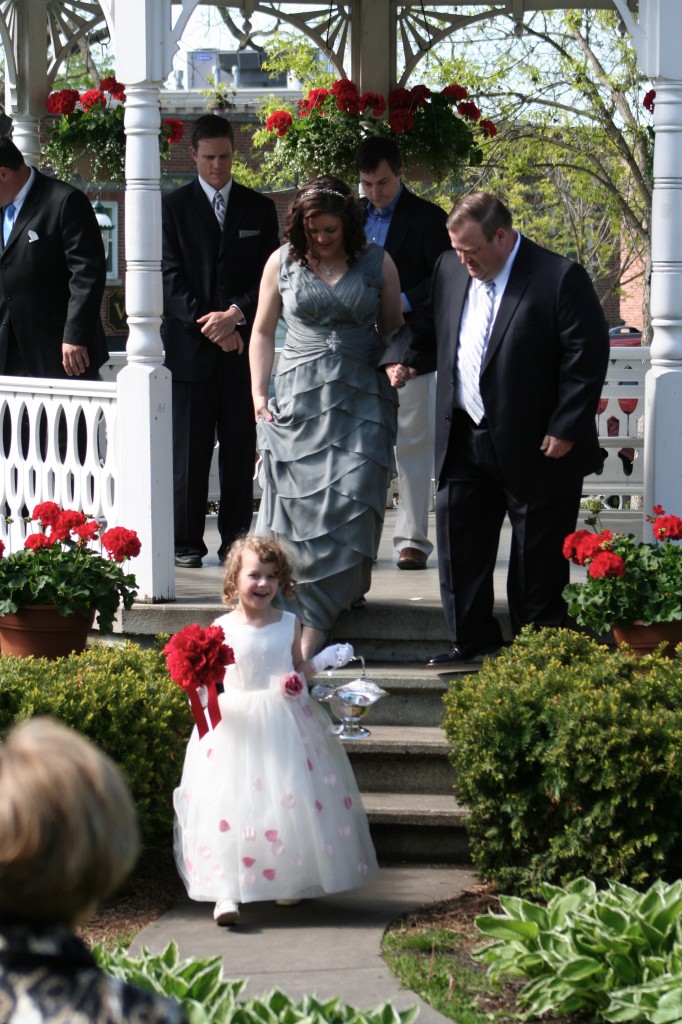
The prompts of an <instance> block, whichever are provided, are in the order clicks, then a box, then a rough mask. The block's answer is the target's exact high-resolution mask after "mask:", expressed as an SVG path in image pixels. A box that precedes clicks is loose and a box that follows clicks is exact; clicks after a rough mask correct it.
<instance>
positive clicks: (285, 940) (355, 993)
mask: <svg viewBox="0 0 682 1024" xmlns="http://www.w3.org/2000/svg"><path fill="white" fill-rule="evenodd" d="M475 882H476V876H475V874H474V873H473V871H471V870H470V869H469V868H466V867H465V868H453V867H442V868H439V867H425V866H421V865H409V866H402V867H389V868H384V869H383V870H382V873H381V877H380V878H379V880H378V881H377V882H375V883H374V884H373V885H371V886H368V887H367V888H365V889H356V890H352V891H351V892H347V893H340V894H339V895H336V896H328V897H325V898H324V899H316V900H305V901H304V902H302V903H300V904H299V905H298V906H296V907H278V906H276V905H275V904H274V903H251V904H246V905H244V906H242V910H241V918H240V920H239V923H238V925H236V926H235V927H232V928H219V927H217V925H215V924H214V922H213V919H212V912H213V905H212V904H210V903H192V902H191V901H190V900H185V901H183V902H182V903H180V904H179V905H178V906H177V907H176V908H175V909H174V910H171V911H170V912H169V913H167V914H164V916H163V917H161V918H159V920H158V921H155V922H154V924H152V925H150V926H149V928H145V929H144V931H142V932H141V933H140V934H139V935H138V936H137V938H136V939H135V942H134V944H133V951H135V950H139V948H140V947H141V946H147V947H148V948H149V949H150V950H152V951H153V952H158V951H159V950H161V949H163V948H164V947H165V946H166V945H167V944H168V943H169V942H171V941H175V942H176V943H177V944H178V947H179V950H180V955H181V957H183V958H184V957H190V956H197V957H204V956H216V955H220V956H222V957H223V959H224V963H225V976H226V977H228V978H245V979H248V983H247V986H246V990H245V991H246V993H247V994H248V995H262V994H265V993H267V992H269V991H270V990H271V989H273V988H279V989H281V990H282V991H283V992H285V993H286V994H287V995H288V996H290V997H292V998H294V999H299V998H301V997H302V996H303V995H306V994H308V995H317V996H319V997H320V998H323V999H328V998H331V997H334V996H338V997H339V998H341V999H342V1000H343V1001H344V1002H346V1003H350V1004H351V1005H353V1006H356V1007H358V1008H359V1009H363V1010H366V1009H369V1008H370V1007H373V1006H376V1005H377V1004H379V1003H383V1002H387V1001H389V1000H390V1001H391V1002H392V1003H393V1004H394V1005H395V1006H396V1007H397V1008H398V1009H401V1010H404V1009H406V1008H407V1007H409V1006H414V1005H417V1006H419V1008H420V1013H419V1022H420V1024H443V1022H444V1021H445V1020H446V1018H445V1017H443V1016H442V1015H441V1014H440V1013H436V1011H435V1010H432V1009H431V1007H429V1006H428V1005H427V1004H426V1003H424V1002H423V1001H422V1000H421V999H419V997H418V996H416V995H415V993H414V992H410V991H408V990H405V989H402V988H401V987H400V982H399V981H398V979H397V978H396V977H395V976H394V975H393V974H392V973H391V971H390V970H389V969H388V967H387V966H386V964H385V963H384V960H383V958H382V956H381V939H382V936H383V934H384V931H385V930H386V927H387V925H388V924H390V922H391V921H394V920H396V918H398V917H400V916H401V915H403V914H407V913H409V912H410V911H412V910H414V909H416V908H417V907H421V906H424V905H425V904H429V903H434V902H437V901H439V900H445V899H449V898H451V897H453V896H456V895H457V894H458V893H460V892H462V891H463V890H465V889H467V888H470V887H471V886H472V885H474V884H475Z"/></svg>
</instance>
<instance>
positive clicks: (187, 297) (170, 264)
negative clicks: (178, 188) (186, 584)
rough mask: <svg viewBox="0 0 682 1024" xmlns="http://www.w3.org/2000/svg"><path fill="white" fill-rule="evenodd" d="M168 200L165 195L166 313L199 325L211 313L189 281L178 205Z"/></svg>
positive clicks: (163, 232)
mask: <svg viewBox="0 0 682 1024" xmlns="http://www.w3.org/2000/svg"><path fill="white" fill-rule="evenodd" d="M168 199H169V197H168V196H164V198H163V208H162V214H163V217H162V268H163V311H164V313H165V315H166V316H174V317H175V318H176V319H177V320H182V321H184V322H185V323H191V324H192V325H196V322H197V320H198V319H199V317H200V316H203V315H204V314H205V313H210V312H211V310H209V309H205V308H203V304H202V302H201V300H200V298H199V296H198V295H197V294H196V293H195V292H194V290H193V289H192V287H191V285H190V282H189V281H188V279H187V276H186V273H185V261H184V259H183V254H182V246H181V244H180V230H179V225H178V221H177V218H176V215H175V214H176V206H175V205H174V204H172V203H171V202H169V201H168Z"/></svg>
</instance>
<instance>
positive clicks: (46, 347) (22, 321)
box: [0, 171, 108, 379]
mask: <svg viewBox="0 0 682 1024" xmlns="http://www.w3.org/2000/svg"><path fill="white" fill-rule="evenodd" d="M2 212H3V213H4V211H2ZM1 223H2V222H1V220H0V225H1ZM0 247H2V248H1V250H0V373H4V372H5V366H6V360H7V350H8V344H9V342H10V335H11V333H13V335H14V339H15V341H16V344H17V345H18V347H19V349H20V351H21V355H22V356H23V360H24V362H25V364H26V367H27V369H28V370H29V372H30V374H31V375H32V376H35V377H61V378H64V377H66V373H65V372H64V369H63V367H62V342H63V341H65V342H67V343H69V344H71V345H84V346H85V347H86V348H87V350H88V355H89V358H90V366H89V368H88V371H87V372H86V373H85V374H84V375H83V378H81V379H92V378H95V377H97V371H98V370H99V367H100V366H102V364H103V363H105V362H106V360H107V359H108V351H107V344H106V339H105V336H104V329H103V327H102V322H101V320H100V304H101V302H102V295H103V294H104V284H105V281H106V258H105V254H104V246H103V244H102V235H101V232H100V229H99V225H98V224H97V218H96V217H95V213H94V210H93V208H92V205H91V204H90V202H89V200H88V199H87V197H86V196H85V194H84V193H83V192H81V191H80V190H79V189H77V188H74V187H73V186H72V185H68V184H67V183H66V182H64V181H59V180H57V179H56V178H48V177H47V176H46V175H44V174H41V173H40V172H39V171H37V172H36V177H35V181H34V182H33V185H32V186H31V189H30V191H29V193H28V195H27V196H26V199H25V200H24V203H23V205H22V207H21V210H20V212H19V216H18V217H17V219H16V221H15V223H14V227H13V228H12V233H11V235H10V237H9V239H8V240H7V245H6V246H4V247H3V246H2V231H0ZM76 379H78V378H76Z"/></svg>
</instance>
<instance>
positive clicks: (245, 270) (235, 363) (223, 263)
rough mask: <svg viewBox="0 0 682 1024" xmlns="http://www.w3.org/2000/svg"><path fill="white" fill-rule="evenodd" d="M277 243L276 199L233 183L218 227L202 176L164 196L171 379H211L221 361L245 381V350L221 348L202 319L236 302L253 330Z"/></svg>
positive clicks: (248, 329)
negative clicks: (209, 336) (268, 262)
mask: <svg viewBox="0 0 682 1024" xmlns="http://www.w3.org/2000/svg"><path fill="white" fill-rule="evenodd" d="M278 245H279V235H278V224H277V212H276V210H275V204H274V203H273V202H272V200H271V199H268V198H267V197H266V196H262V195H260V193H258V192H254V191H253V189H250V188H245V187H244V186H243V185H239V184H238V183H237V182H236V181H233V182H232V187H231V189H230V194H229V201H228V204H227V211H226V214H225V224H224V227H223V229H222V231H221V230H220V225H219V224H218V221H217V219H216V216H215V213H214V212H213V209H212V207H211V204H210V202H209V200H208V198H207V196H206V193H205V192H204V190H203V189H202V187H201V185H200V184H199V181H198V179H197V178H195V179H194V181H192V182H190V184H189V185H183V186H182V187H181V188H178V189H175V191H174V192H170V193H169V194H168V195H166V196H164V199H163V262H162V267H163V299H164V324H163V340H164V346H165V350H166V366H167V367H168V369H169V370H170V371H171V373H172V374H173V377H174V379H176V380H184V381H202V380H210V379H211V377H212V376H213V374H214V373H215V372H216V369H217V367H218V365H219V363H220V361H221V360H225V361H227V362H226V365H227V366H229V367H230V368H231V370H233V371H234V372H235V373H236V374H239V375H240V376H243V378H244V380H245V381H246V380H248V367H249V359H248V353H247V348H246V347H245V349H244V352H243V353H242V355H241V356H237V355H236V354H235V353H231V352H223V351H222V349H221V348H219V346H218V345H214V344H213V342H211V341H209V340H208V339H207V338H205V337H204V335H203V334H202V333H201V328H200V327H199V325H198V324H197V320H198V318H199V317H201V316H204V315H205V314H206V313H212V312H215V311H216V310H225V309H228V308H229V307H230V306H231V305H236V306H238V307H239V308H240V309H241V311H242V313H243V314H244V318H245V320H246V326H245V327H243V328H240V331H241V333H242V337H243V338H244V341H245V342H248V338H249V336H250V333H251V327H252V325H253V320H254V316H255V313H256V305H257V302H258V288H259V285H260V279H261V276H262V273H263V267H264V266H265V263H266V260H267V258H268V256H269V255H270V253H271V252H273V251H274V250H275V249H276V248H277V246H278Z"/></svg>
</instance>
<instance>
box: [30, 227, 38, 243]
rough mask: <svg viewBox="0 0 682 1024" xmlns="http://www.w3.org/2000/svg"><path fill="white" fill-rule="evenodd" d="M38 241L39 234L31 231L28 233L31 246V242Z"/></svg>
mask: <svg viewBox="0 0 682 1024" xmlns="http://www.w3.org/2000/svg"><path fill="white" fill-rule="evenodd" d="M37 241H38V236H37V234H36V233H35V231H30V230H29V233H28V242H29V245H30V244H31V242H37Z"/></svg>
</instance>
